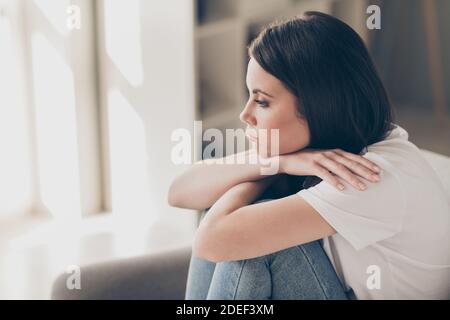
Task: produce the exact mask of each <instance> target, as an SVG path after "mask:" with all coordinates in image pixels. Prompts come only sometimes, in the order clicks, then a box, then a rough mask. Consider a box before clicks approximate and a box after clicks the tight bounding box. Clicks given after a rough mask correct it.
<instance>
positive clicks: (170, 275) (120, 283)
mask: <svg viewBox="0 0 450 320" xmlns="http://www.w3.org/2000/svg"><path fill="white" fill-rule="evenodd" d="M190 257H191V247H183V248H180V249H176V250H171V251H167V252H163V253H156V254H149V255H146V256H141V257H135V258H128V259H119V260H114V261H108V262H103V263H97V264H92V265H87V266H84V267H81V268H80V271H81V274H80V279H81V281H80V282H81V289H72V290H70V289H68V288H67V286H66V281H67V279H68V277H70V276H71V275H70V274H68V273H64V274H61V275H59V276H58V277H57V279H56V280H55V282H54V283H53V287H52V293H51V298H52V299H58V300H63V299H64V300H65V299H69V300H78V299H80V300H106V299H123V300H126V299H150V300H171V299H184V295H185V290H186V280H187V274H188V269H189V261H190Z"/></svg>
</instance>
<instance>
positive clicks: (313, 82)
mask: <svg viewBox="0 0 450 320" xmlns="http://www.w3.org/2000/svg"><path fill="white" fill-rule="evenodd" d="M248 54H249V57H252V58H254V59H255V60H256V61H257V62H258V64H259V65H260V66H261V67H262V68H263V69H264V70H265V71H267V72H268V73H270V74H271V75H273V76H274V77H276V78H277V79H278V80H280V81H281V83H282V84H283V85H284V86H285V87H286V89H287V90H289V91H290V92H291V93H292V94H293V95H294V96H295V97H296V101H297V115H298V117H302V118H304V119H306V121H307V123H308V126H309V130H310V136H311V139H310V144H309V145H308V147H309V148H314V149H315V148H317V149H334V148H339V149H342V150H345V151H348V152H352V153H355V154H360V153H361V152H363V151H364V150H365V149H366V148H367V146H368V145H370V144H373V143H376V142H379V141H381V140H383V139H385V138H386V136H387V135H388V133H389V131H390V130H391V129H392V128H393V127H392V124H393V122H394V119H393V118H394V115H393V112H392V109H391V105H390V102H389V99H388V96H387V93H386V90H385V88H384V86H383V84H382V82H381V79H380V77H379V75H378V73H377V71H376V69H375V66H374V64H373V62H372V59H371V57H370V55H369V52H368V50H367V48H366V46H365V45H364V42H363V41H362V39H361V38H360V37H359V35H358V34H357V33H356V32H355V31H354V30H353V29H352V28H351V27H350V26H348V25H347V24H345V23H344V22H342V21H341V20H339V19H337V18H335V17H332V16H330V15H328V14H325V13H321V12H316V11H308V12H305V13H304V14H303V16H296V17H294V18H291V19H288V20H285V21H276V22H274V23H272V24H270V25H268V26H267V27H266V28H264V29H263V30H262V31H261V32H260V34H259V35H258V36H257V37H256V38H255V39H254V40H253V41H252V42H251V44H250V45H249V47H248ZM320 181H321V180H320V179H319V178H316V179H306V180H305V183H306V184H307V185H308V184H309V185H313V184H316V183H317V182H320Z"/></svg>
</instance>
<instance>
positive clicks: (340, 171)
mask: <svg viewBox="0 0 450 320" xmlns="http://www.w3.org/2000/svg"><path fill="white" fill-rule="evenodd" d="M235 156H237V159H240V161H242V163H243V164H240V162H238V161H237V160H235V161H234V162H232V161H230V163H228V161H229V160H233V157H235ZM251 157H253V158H251ZM255 157H256V158H255ZM250 159H253V160H252V161H250ZM255 159H256V161H255ZM253 163H254V164H253ZM268 172H272V175H274V174H279V173H286V174H289V175H295V176H309V175H314V176H317V177H319V178H321V179H322V180H324V181H326V182H328V183H330V184H331V185H333V186H334V187H336V188H338V189H340V190H342V188H343V187H344V186H343V184H342V183H340V181H339V179H338V177H340V178H342V179H343V180H345V181H347V182H349V183H350V184H351V185H352V186H353V187H355V188H357V189H359V190H364V187H365V185H364V183H363V182H362V181H361V179H359V177H363V178H365V179H367V180H369V181H372V182H376V181H378V179H379V177H378V173H379V168H377V166H376V165H375V164H374V163H372V162H371V161H369V160H368V159H366V158H364V157H362V156H359V155H355V154H352V153H349V152H345V151H343V150H340V149H333V150H314V149H304V150H300V151H297V152H294V153H291V154H284V155H281V156H279V157H277V156H275V157H271V158H261V157H258V156H256V151H255V150H254V149H251V150H249V151H245V152H241V153H238V154H236V155H231V156H228V157H225V158H221V159H210V160H207V161H200V162H197V163H196V164H194V165H193V166H192V167H191V168H189V169H188V170H187V171H185V172H184V173H183V174H181V175H180V176H178V177H177V178H176V179H175V180H174V181H173V183H172V185H171V186H170V189H169V194H168V202H169V204H170V205H171V206H175V207H181V208H190V209H199V210H203V209H206V208H210V207H211V206H212V205H213V204H214V203H215V202H216V201H217V200H218V199H219V198H220V197H221V196H222V195H223V194H224V193H225V192H226V191H228V190H229V189H230V188H231V187H233V186H235V185H238V184H240V183H242V182H250V181H258V180H261V179H262V178H267V177H268V176H269V175H267V174H268Z"/></svg>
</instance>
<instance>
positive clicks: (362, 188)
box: [358, 182, 366, 190]
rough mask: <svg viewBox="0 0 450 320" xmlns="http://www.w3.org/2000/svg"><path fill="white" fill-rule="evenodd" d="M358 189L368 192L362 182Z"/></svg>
mask: <svg viewBox="0 0 450 320" xmlns="http://www.w3.org/2000/svg"><path fill="white" fill-rule="evenodd" d="M358 187H359V188H360V189H361V190H366V186H365V185H364V184H363V183H362V182H360V183H358Z"/></svg>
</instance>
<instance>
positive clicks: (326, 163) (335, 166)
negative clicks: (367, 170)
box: [319, 154, 366, 190]
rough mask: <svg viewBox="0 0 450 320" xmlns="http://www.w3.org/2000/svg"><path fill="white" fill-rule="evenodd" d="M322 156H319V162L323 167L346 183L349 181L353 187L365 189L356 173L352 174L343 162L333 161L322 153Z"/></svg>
mask: <svg viewBox="0 0 450 320" xmlns="http://www.w3.org/2000/svg"><path fill="white" fill-rule="evenodd" d="M322 155H323V157H320V160H319V161H320V162H319V163H320V164H321V165H322V166H323V167H325V169H328V170H329V171H332V172H333V173H334V174H335V175H337V176H339V177H341V178H342V179H344V180H345V181H347V182H348V183H350V184H351V185H352V186H353V187H355V188H356V189H359V190H365V189H366V185H365V184H364V183H363V182H362V181H361V180H359V179H358V178H357V177H356V175H354V174H353V173H352V172H351V171H350V170H349V169H347V167H346V166H344V165H343V164H341V163H339V162H336V161H333V160H331V159H329V158H328V157H327V156H325V155H324V154H322Z"/></svg>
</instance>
